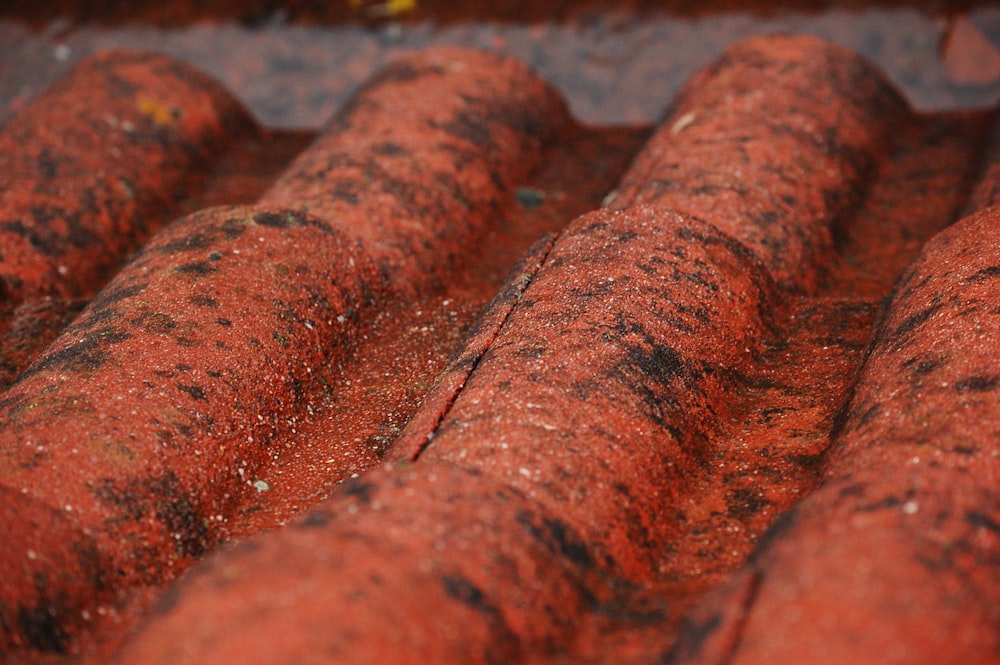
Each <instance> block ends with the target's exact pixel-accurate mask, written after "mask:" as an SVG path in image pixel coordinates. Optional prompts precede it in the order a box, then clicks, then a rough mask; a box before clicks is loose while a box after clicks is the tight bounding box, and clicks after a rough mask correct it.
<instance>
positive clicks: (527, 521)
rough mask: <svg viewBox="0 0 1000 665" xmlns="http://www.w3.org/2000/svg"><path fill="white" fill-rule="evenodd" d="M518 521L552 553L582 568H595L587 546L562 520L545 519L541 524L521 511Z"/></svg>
mask: <svg viewBox="0 0 1000 665" xmlns="http://www.w3.org/2000/svg"><path fill="white" fill-rule="evenodd" d="M517 521H518V523H520V524H521V526H522V527H524V530H525V531H527V532H528V533H529V534H530V535H531V536H532V538H534V539H535V540H537V541H539V542H541V543H542V544H544V545H545V546H546V548H547V549H549V550H550V551H551V552H553V553H555V554H559V555H560V556H563V557H565V558H566V559H568V560H569V561H570V562H572V563H573V564H575V565H577V566H579V567H581V568H584V569H590V568H593V567H594V558H593V556H592V555H591V554H590V549H589V548H588V547H587V544H586V543H584V542H583V541H582V540H580V539H578V538H577V537H576V535H575V534H574V533H573V531H572V528H571V527H570V526H569V525H567V524H566V523H565V522H563V521H562V520H559V519H555V518H549V517H543V518H542V519H541V523H540V524H539V523H537V522H536V521H535V520H534V519H533V518H532V515H531V514H530V513H528V512H526V511H521V512H519V513H518V515H517Z"/></svg>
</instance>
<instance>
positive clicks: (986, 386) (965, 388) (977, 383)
mask: <svg viewBox="0 0 1000 665" xmlns="http://www.w3.org/2000/svg"><path fill="white" fill-rule="evenodd" d="M997 385H1000V376H996V375H994V376H984V375H977V376H969V377H966V378H964V379H962V380H961V381H956V382H955V383H954V385H953V386H952V388H953V389H954V390H955V392H957V393H984V392H987V391H990V390H993V389H994V388H996V387H997Z"/></svg>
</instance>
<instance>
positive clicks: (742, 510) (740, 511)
mask: <svg viewBox="0 0 1000 665" xmlns="http://www.w3.org/2000/svg"><path fill="white" fill-rule="evenodd" d="M770 505H771V502H770V501H768V500H767V499H765V498H764V497H762V496H759V494H758V493H757V492H756V491H754V490H752V489H747V488H739V489H735V490H731V491H729V492H726V512H727V514H728V515H729V516H730V517H732V518H734V519H738V520H740V521H742V522H746V521H749V520H750V519H751V518H752V517H753V516H754V515H756V514H757V513H759V512H760V511H761V510H763V509H764V508H766V507H768V506H770Z"/></svg>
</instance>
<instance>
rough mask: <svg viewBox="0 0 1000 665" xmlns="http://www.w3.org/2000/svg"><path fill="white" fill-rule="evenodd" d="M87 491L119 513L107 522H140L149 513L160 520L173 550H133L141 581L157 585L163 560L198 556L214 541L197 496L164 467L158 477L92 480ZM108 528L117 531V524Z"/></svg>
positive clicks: (160, 578)
mask: <svg viewBox="0 0 1000 665" xmlns="http://www.w3.org/2000/svg"><path fill="white" fill-rule="evenodd" d="M91 491H92V492H93V494H94V495H95V496H96V497H97V498H98V499H100V500H101V501H102V502H103V503H105V504H108V505H110V506H114V507H115V508H116V509H117V511H118V512H119V515H120V516H119V517H116V518H112V522H111V524H114V523H115V522H121V523H125V522H133V523H134V522H141V521H144V520H148V519H149V517H150V516H153V517H155V518H156V520H158V521H159V522H160V523H161V525H162V526H161V528H162V529H163V530H164V531H165V532H167V533H169V534H170V535H171V536H172V537H171V539H170V541H171V543H173V548H172V549H173V552H169V553H168V552H165V551H164V552H159V551H153V550H149V551H147V550H144V549H141V548H140V550H138V551H137V554H136V562H135V563H136V568H137V570H139V571H140V572H141V573H142V576H143V577H144V579H143V582H145V583H155V584H159V583H161V582H162V581H163V576H164V574H165V571H166V570H167V567H165V566H164V563H165V561H166V560H169V559H172V558H173V557H175V556H177V555H180V556H182V557H192V558H193V557H198V556H201V555H203V554H205V553H206V552H207V551H208V550H209V549H211V548H212V547H213V546H214V545H215V544H216V538H215V534H213V533H212V532H210V531H209V528H208V520H206V519H203V517H204V516H203V515H202V510H203V509H202V506H201V504H200V501H199V496H198V495H197V494H196V493H192V492H189V491H188V488H186V487H185V486H184V485H183V484H182V483H181V481H180V479H179V478H178V477H177V475H176V474H175V473H174V472H173V471H169V470H168V471H166V472H165V473H163V474H161V475H159V476H141V477H136V478H124V479H114V478H105V479H103V480H101V481H98V482H95V483H94V484H93V485H92V487H91ZM152 528H155V527H152ZM112 530H117V527H115V528H113V529H112Z"/></svg>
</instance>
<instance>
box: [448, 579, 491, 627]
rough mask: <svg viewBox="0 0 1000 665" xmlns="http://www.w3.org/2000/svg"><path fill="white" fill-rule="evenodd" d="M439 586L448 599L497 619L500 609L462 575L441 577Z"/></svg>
mask: <svg viewBox="0 0 1000 665" xmlns="http://www.w3.org/2000/svg"><path fill="white" fill-rule="evenodd" d="M441 585H442V586H443V587H444V592H445V593H446V594H448V596H449V597H451V598H454V599H455V600H457V601H459V602H460V603H463V604H464V605H468V606H469V607H471V608H472V609H474V610H476V611H477V612H481V613H483V614H486V615H489V616H493V617H499V616H500V608H498V607H497V606H496V605H494V604H493V603H491V602H490V601H489V599H488V598H487V597H486V594H485V593H483V591H482V589H480V588H479V587H477V586H476V585H475V584H473V583H472V582H471V581H470V580H469V579H468V578H466V577H464V576H462V575H443V576H442V577H441Z"/></svg>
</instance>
